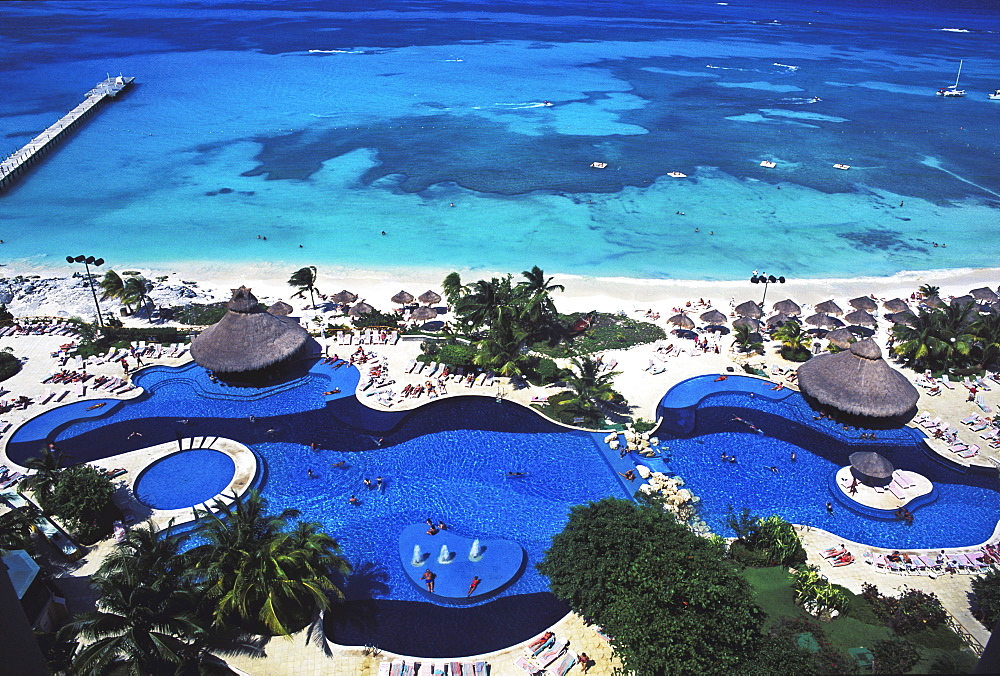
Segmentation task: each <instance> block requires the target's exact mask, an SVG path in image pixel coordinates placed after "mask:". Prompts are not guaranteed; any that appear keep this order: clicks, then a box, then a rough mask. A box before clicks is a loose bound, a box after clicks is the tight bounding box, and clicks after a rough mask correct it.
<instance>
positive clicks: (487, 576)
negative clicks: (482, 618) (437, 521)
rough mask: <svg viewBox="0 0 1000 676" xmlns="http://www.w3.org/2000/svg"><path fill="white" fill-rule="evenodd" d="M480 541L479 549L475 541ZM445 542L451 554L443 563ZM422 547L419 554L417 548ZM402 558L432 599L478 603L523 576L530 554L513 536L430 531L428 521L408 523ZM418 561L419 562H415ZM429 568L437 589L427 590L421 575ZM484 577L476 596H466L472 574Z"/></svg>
mask: <svg viewBox="0 0 1000 676" xmlns="http://www.w3.org/2000/svg"><path fill="white" fill-rule="evenodd" d="M477 542H478V546H477V548H476V549H477V551H476V552H473V551H472V549H473V544H474V543H477ZM442 546H445V547H447V549H448V552H449V553H450V556H449V557H448V559H447V563H439V558H440V555H441V551H442ZM416 547H419V548H420V553H419V557H415V556H414V553H415V548H416ZM399 560H400V564H401V565H402V566H403V570H404V571H405V572H406V575H407V577H409V578H410V581H411V582H412V583H413V584H414V585H415V586H416V587H417V588H418V589H420V590H421V591H422V592H423V593H424V594H425V595H426V596H428V597H429V598H431V599H434V600H438V601H442V602H446V603H475V602H478V601H482V600H484V599H486V598H488V597H490V596H495V595H496V594H499V593H500V592H501V591H503V590H504V589H506V588H507V587H508V586H510V585H511V584H513V583H514V582H516V581H517V580H518V578H520V577H521V574H522V573H523V572H524V566H525V562H526V561H527V555H526V554H525V551H524V549H523V548H522V547H521V545H519V544H517V543H516V542H511V541H510V540H488V539H484V538H467V537H464V536H461V535H458V534H456V533H453V532H452V531H450V530H442V531H438V532H437V533H436V534H434V535H428V534H427V525H426V524H415V525H412V526H407V527H406V528H404V529H403V531H402V532H401V533H400V535H399ZM415 564H417V565H415ZM428 568H430V569H431V571H432V572H433V573H434V574H435V575H436V576H437V577H436V578H435V580H434V593H433V594H432V593H430V592H428V591H427V587H426V586H425V585H424V581H423V580H421V579H420V576H421V575H423V574H424V571H425V570H427V569H428ZM476 576H478V577H479V578H480V580H481V582H480V583H479V585H478V586H477V587H476V590H475V592H474V593H473V595H472V596H466V594H468V591H469V584H470V583H471V582H472V578H473V577H476Z"/></svg>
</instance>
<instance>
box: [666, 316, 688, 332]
mask: <svg viewBox="0 0 1000 676" xmlns="http://www.w3.org/2000/svg"><path fill="white" fill-rule="evenodd" d="M667 323H668V324H673V325H674V326H679V327H680V328H682V329H693V328H694V320H693V319H691V318H690V317H688V316H687V315H686V314H684V313H681V314H679V315H674V316H673V317H671V318H670V319H668V320H667Z"/></svg>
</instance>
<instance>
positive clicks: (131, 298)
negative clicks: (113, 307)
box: [119, 275, 153, 311]
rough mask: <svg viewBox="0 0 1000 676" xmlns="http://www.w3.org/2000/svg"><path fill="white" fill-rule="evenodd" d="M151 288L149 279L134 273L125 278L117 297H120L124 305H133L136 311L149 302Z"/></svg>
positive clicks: (151, 284)
mask: <svg viewBox="0 0 1000 676" xmlns="http://www.w3.org/2000/svg"><path fill="white" fill-rule="evenodd" d="M152 290H153V283H152V282H151V281H149V280H148V279H146V278H145V277H143V276H142V275H136V276H134V277H129V278H128V279H127V280H125V285H124V287H123V288H122V291H121V294H120V296H119V298H121V300H122V303H124V304H125V305H135V306H136V311H138V310H139V309H140V308H143V307H146V305H148V304H149V303H150V302H151V301H150V298H149V292H150V291H152Z"/></svg>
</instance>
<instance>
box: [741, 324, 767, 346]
mask: <svg viewBox="0 0 1000 676" xmlns="http://www.w3.org/2000/svg"><path fill="white" fill-rule="evenodd" d="M758 338H759V335H758V334H757V332H756V331H754V330H753V329H752V328H750V327H749V326H747V325H746V324H740V325H739V326H736V327H734V328H733V345H738V346H739V348H740V352H763V351H764V344H763V343H762V342H760V340H758Z"/></svg>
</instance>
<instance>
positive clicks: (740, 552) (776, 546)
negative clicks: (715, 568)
mask: <svg viewBox="0 0 1000 676" xmlns="http://www.w3.org/2000/svg"><path fill="white" fill-rule="evenodd" d="M726 525H727V526H729V527H730V528H731V529H732V530H733V532H734V533H736V542H734V543H733V546H732V547H730V555H731V556H733V557H734V558H735V559H737V560H738V561H740V562H741V563H743V564H744V565H747V566H751V567H757V566H777V565H785V566H792V565H796V564H799V563H804V562H805V560H806V551H805V549H803V547H802V542H801V541H800V540H799V536H798V534H797V533H796V532H795V528H793V527H792V524H790V523H788V522H787V521H785V520H784V519H782V518H781V517H780V516H777V515H772V516H769V517H767V518H761V517H758V516H755V515H753V514H751V512H750V510H749V509H743V510H742V511H741V512H740V513H739V514H734V513H732V512H730V513H729V514H728V515H727V516H726ZM734 552H735V553H734Z"/></svg>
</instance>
